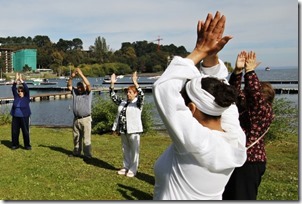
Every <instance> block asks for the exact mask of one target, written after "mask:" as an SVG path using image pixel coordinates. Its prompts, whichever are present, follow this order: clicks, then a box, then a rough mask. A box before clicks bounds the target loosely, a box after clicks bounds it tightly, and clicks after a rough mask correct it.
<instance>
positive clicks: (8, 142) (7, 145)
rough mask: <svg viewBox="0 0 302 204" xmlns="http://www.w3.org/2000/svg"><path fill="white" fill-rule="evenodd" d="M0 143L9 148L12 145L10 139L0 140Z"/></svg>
mask: <svg viewBox="0 0 302 204" xmlns="http://www.w3.org/2000/svg"><path fill="white" fill-rule="evenodd" d="M1 144H3V145H4V146H6V147H7V148H10V147H11V145H12V143H11V141H9V140H1Z"/></svg>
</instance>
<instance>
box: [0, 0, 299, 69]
mask: <svg viewBox="0 0 302 204" xmlns="http://www.w3.org/2000/svg"><path fill="white" fill-rule="evenodd" d="M0 1H1V7H0V13H1V18H0V25H1V28H0V37H7V36H25V37H27V36H31V37H34V36H36V35H47V36H49V37H50V39H51V40H52V41H53V42H57V41H58V40H59V39H60V38H62V39H66V40H71V39H73V38H80V39H82V41H83V43H84V47H85V48H88V47H89V46H90V45H93V44H94V41H95V39H96V38H97V37H98V36H101V37H104V38H105V39H106V41H107V44H108V45H109V46H110V47H111V48H113V49H114V50H117V49H120V46H121V43H122V42H135V41H141V40H147V41H151V40H155V39H157V36H160V37H161V38H162V39H163V40H162V41H161V43H162V44H165V45H169V44H172V43H173V44H174V45H176V46H180V45H184V46H185V47H186V49H187V50H188V51H191V50H192V49H193V48H194V45H195V40H196V24H197V21H198V20H199V19H205V18H206V15H207V13H209V12H211V13H215V12H216V11H217V10H219V11H221V13H222V14H224V15H225V16H226V17H227V25H226V30H225V34H227V35H232V36H234V38H233V39H232V40H231V41H230V42H229V44H228V45H227V46H226V47H225V48H224V50H223V51H221V54H220V56H221V57H222V58H224V59H223V60H224V61H230V62H232V63H233V61H234V60H235V57H236V55H237V53H238V52H239V51H240V50H242V49H248V50H249V49H252V50H255V51H256V52H258V53H261V55H262V56H261V57H262V58H263V61H264V62H265V63H266V64H268V65H271V66H279V65H280V66H286V65H297V64H298V57H297V53H295V51H296V50H297V48H298V4H297V2H296V1H293V0H265V1H263V0H253V1H252V0H249V1H238V0H224V1H200V0H191V1H185V0H173V1H172V0H166V1H162V0H153V1H146V0H129V1H123V0H115V1H112V2H110V1H104V0H86V1H82V0H73V1H69V0H52V1H47V0H27V1H23V0H10V1H5V0H0Z"/></svg>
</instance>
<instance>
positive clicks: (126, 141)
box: [121, 133, 140, 174]
mask: <svg viewBox="0 0 302 204" xmlns="http://www.w3.org/2000/svg"><path fill="white" fill-rule="evenodd" d="M121 141H122V150H123V157H124V158H123V159H124V160H123V165H124V168H126V169H128V170H130V171H132V172H133V173H134V174H136V172H137V169H138V164H139V146H140V134H137V133H135V134H121Z"/></svg>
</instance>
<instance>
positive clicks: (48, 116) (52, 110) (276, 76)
mask: <svg viewBox="0 0 302 204" xmlns="http://www.w3.org/2000/svg"><path fill="white" fill-rule="evenodd" d="M256 72H257V75H258V76H259V78H260V80H262V81H269V80H298V68H297V69H276V70H274V69H271V71H265V70H256ZM88 79H89V81H90V83H91V84H92V86H109V85H108V84H106V85H102V82H103V78H88ZM129 80H130V81H131V79H130V77H124V78H122V79H119V81H129ZM152 80H153V81H154V80H156V79H154V78H149V77H141V78H139V82H141V83H143V82H146V81H148V82H149V81H152ZM49 81H50V82H57V85H56V86H58V87H66V79H50V80H49ZM78 81H79V79H75V80H73V85H74V86H75V85H76V83H77V82H78ZM48 86H49V85H48ZM116 86H119V85H116ZM120 86H124V87H126V86H127V85H120ZM295 86H296V87H297V86H298V85H297V84H296V85H295ZM62 91H64V90H62ZM49 92H60V90H56V91H54V90H31V91H30V93H31V95H32V96H33V95H36V94H39V93H49ZM106 94H108V92H104V93H102V94H101V96H102V95H103V96H104V95H106ZM119 94H121V95H122V94H123V93H119ZM96 96H98V94H97V95H96V94H95V95H94V97H96ZM145 96H146V97H145V98H146V102H148V103H153V104H154V99H153V95H152V93H145ZM4 97H12V92H11V85H2V86H0V98H4ZM124 97H126V95H124ZM276 97H277V98H286V99H288V100H289V101H292V102H293V105H294V106H298V94H277V95H276ZM11 106H12V104H11V103H9V104H2V105H0V114H3V113H4V112H9V111H10V109H11ZM30 107H31V111H32V116H31V124H32V125H41V126H68V127H71V126H72V121H73V112H72V98H67V99H52V100H42V101H39V102H32V103H31V104H30ZM154 107H155V106H154ZM152 113H153V118H154V122H155V128H157V129H162V128H164V126H163V123H162V121H161V119H160V117H159V115H158V112H157V110H154V111H153V112H152Z"/></svg>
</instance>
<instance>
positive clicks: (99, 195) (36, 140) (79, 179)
mask: <svg viewBox="0 0 302 204" xmlns="http://www.w3.org/2000/svg"><path fill="white" fill-rule="evenodd" d="M0 140H1V146H0V158H1V159H0V166H1V175H0V199H1V200H115V201H116V200H151V199H152V195H153V186H154V174H153V165H154V162H155V160H156V159H157V158H158V156H159V155H160V154H161V153H162V152H163V151H164V150H165V149H166V147H167V146H168V145H169V144H170V139H169V137H167V135H166V133H165V132H157V133H152V134H148V135H143V136H142V137H141V153H140V165H139V172H138V174H137V176H136V177H134V178H128V177H126V176H120V175H117V173H116V171H117V170H118V169H119V168H120V167H121V165H122V151H121V142H120V138H119V137H118V136H113V135H109V134H108V135H102V136H100V135H93V136H92V153H93V157H94V158H93V159H92V161H91V162H88V163H86V162H84V161H83V160H82V159H81V158H70V157H68V155H69V154H70V153H71V150H72V147H73V146H72V131H71V129H69V128H67V129H66V128H42V127H34V126H33V127H31V143H32V148H33V149H32V150H31V151H27V150H24V149H22V148H20V149H17V150H11V149H10V145H11V143H10V140H11V136H10V126H9V125H4V126H0ZM20 144H23V139H22V134H21V135H20ZM267 154H268V158H269V161H268V164H267V171H266V173H265V176H264V178H263V181H262V183H261V186H260V189H259V199H260V200H298V195H299V192H298V167H299V162H298V159H299V156H298V137H297V135H293V136H292V137H291V138H288V140H287V141H276V142H273V143H269V144H268V145H267Z"/></svg>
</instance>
